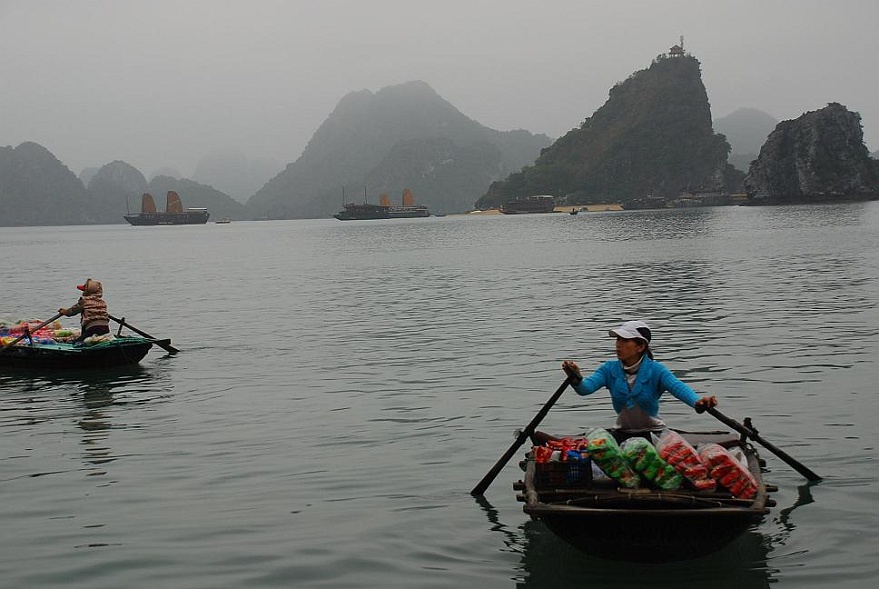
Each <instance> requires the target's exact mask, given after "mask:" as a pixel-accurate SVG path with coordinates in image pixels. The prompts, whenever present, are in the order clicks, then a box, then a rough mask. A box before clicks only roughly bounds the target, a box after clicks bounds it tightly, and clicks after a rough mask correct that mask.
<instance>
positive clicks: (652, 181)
mask: <svg viewBox="0 0 879 589" xmlns="http://www.w3.org/2000/svg"><path fill="white" fill-rule="evenodd" d="M728 153H729V144H728V143H727V142H726V139H725V138H724V137H723V136H722V135H717V134H715V133H714V131H713V129H712V127H711V109H710V105H709V103H708V95H707V93H706V91H705V86H704V85H703V83H702V77H701V72H700V66H699V61H698V60H697V59H696V58H694V57H692V56H689V55H679V56H664V55H663V56H660V57H658V58H657V59H656V60H654V62H653V63H652V64H651V66H650V67H649V68H648V69H646V70H641V71H639V72H635V73H634V74H632V75H631V76H629V78H628V79H627V80H626V81H624V82H621V83H620V84H617V85H616V86H614V87H613V88H611V90H610V92H609V96H608V99H607V102H606V103H605V104H604V105H603V106H602V107H601V108H599V109H598V110H597V111H595V113H594V114H593V115H592V117H590V118H588V119H586V120H585V121H583V123H582V124H581V125H580V128H578V129H573V130H571V131H569V132H568V133H567V134H565V136H563V137H561V138H560V139H559V140H558V141H556V142H555V143H554V144H553V145H552V146H550V147H548V148H547V149H545V150H543V152H542V153H541V155H540V157H539V158H537V160H536V161H535V162H534V165H533V166H528V167H526V168H524V169H523V170H522V171H521V172H519V173H515V174H512V175H511V176H509V177H508V178H507V179H506V180H504V181H502V182H495V183H494V184H492V186H491V188H490V189H489V191H488V193H487V194H486V195H485V196H483V197H482V198H481V199H480V200H479V202H478V203H477V204H478V206H480V207H492V206H498V205H500V204H501V203H502V202H503V201H504V200H507V199H509V198H512V197H518V196H527V195H530V194H554V195H564V196H565V197H567V199H568V201H569V202H570V203H572V204H585V203H589V202H608V200H628V199H632V198H637V197H643V196H647V195H648V194H652V195H654V196H656V197H663V198H673V197H676V196H678V194H679V193H680V192H682V191H688V192H705V191H709V192H716V191H723V190H724V189H725V188H726V187H725V185H724V182H725V172H726V166H727V154H728Z"/></svg>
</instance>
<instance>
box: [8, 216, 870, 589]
mask: <svg viewBox="0 0 879 589" xmlns="http://www.w3.org/2000/svg"><path fill="white" fill-rule="evenodd" d="M0 252H2V264H0V280H2V285H3V287H4V291H5V296H4V297H3V300H2V304H0V316H2V317H6V318H10V317H11V318H17V317H35V318H47V317H48V316H51V315H52V314H53V313H54V311H55V310H56V309H57V308H58V307H59V306H61V305H65V306H66V305H69V304H71V303H73V302H74V301H75V300H76V296H77V291H76V290H75V289H74V285H75V284H79V283H80V282H81V281H82V280H83V279H85V278H86V277H88V276H92V277H94V278H97V279H99V280H101V281H103V283H104V288H105V297H106V299H107V300H108V302H109V304H110V310H111V312H112V313H113V314H114V315H116V316H124V317H126V318H127V319H128V320H129V321H130V322H131V323H132V324H134V325H135V326H137V327H140V328H141V329H143V330H145V331H147V332H149V333H152V334H153V335H156V336H162V337H171V338H172V340H173V343H174V345H175V346H176V347H178V348H180V349H181V350H182V351H181V353H180V354H179V355H177V356H174V357H170V356H167V355H165V354H164V353H163V352H162V351H161V350H159V351H155V350H154V351H152V352H150V354H149V355H148V356H147V357H146V358H145V360H144V361H143V363H142V364H141V366H140V367H139V368H136V369H131V370H125V371H120V372H118V373H116V374H110V375H106V374H105V375H69V374H64V375H55V376H28V375H21V374H19V375H9V374H2V375H0V498H2V500H0V521H2V522H3V533H2V540H0V579H2V582H0V585H2V586H8V587H53V586H62V585H63V586H65V587H88V588H105V587H106V588H118V587H175V588H178V587H179V588H189V587H197V588H213V587H328V588H334V589H335V588H345V587H419V588H420V587H452V586H455V587H477V586H478V587H480V588H482V589H487V588H494V587H499V588H510V587H548V588H557V587H564V586H578V587H598V588H604V587H613V588H621V587H622V588H625V587H642V586H645V584H649V585H650V586H651V587H680V586H685V585H686V584H687V583H689V584H694V585H696V584H698V585H704V584H705V583H709V582H710V583H711V585H712V586H714V587H718V588H719V587H730V588H732V587H736V588H739V587H766V586H769V585H770V584H771V585H773V586H777V587H797V588H800V587H815V588H818V587H820V588H824V587H827V586H830V585H831V584H832V585H833V586H834V587H835V588H837V589H838V588H861V587H864V586H869V585H871V584H872V582H873V581H874V580H875V578H876V575H877V572H879V564H877V563H879V532H877V527H879V516H877V510H876V505H877V502H879V482H877V475H876V468H877V461H876V458H875V456H876V451H877V450H876V437H877V429H879V428H877V425H876V422H877V417H879V415H877V401H876V396H877V392H876V383H877V381H879V368H877V363H876V360H875V358H876V355H877V352H879V345H877V344H879V311H877V295H879V203H869V204H852V205H840V206H813V207H786V208H744V207H728V208H712V209H694V210H675V211H644V212H622V213H589V214H581V215H578V216H571V215H531V216H522V217H503V216H497V217H473V216H471V217H444V218H430V219H414V220H396V221H367V222H348V223H341V222H338V221H335V220H332V219H330V220H310V221H288V222H263V223H258V222H252V223H232V224H229V225H215V224H212V223H211V224H208V225H205V226H189V227H156V228H132V227H127V226H121V225H120V226H103V227H43V228H2V229H0ZM635 317H637V318H644V319H646V320H648V321H649V322H651V323H652V325H653V327H654V334H655V338H654V344H655V345H654V348H655V352H656V354H657V358H658V359H661V360H663V361H664V362H666V363H667V364H668V365H669V366H670V367H671V368H672V369H673V370H675V371H676V372H677V374H678V375H679V376H681V377H682V378H684V379H686V380H687V381H689V382H690V383H692V384H693V385H694V387H695V388H696V389H697V390H702V391H709V392H711V393H713V394H716V395H717V396H718V397H719V398H720V402H721V406H720V408H721V409H722V410H723V411H724V412H725V413H726V414H728V415H730V416H732V417H735V418H738V419H742V418H743V417H745V416H752V417H753V419H754V423H755V425H756V426H757V427H758V429H759V430H760V431H761V433H762V434H763V435H764V437H766V438H767V439H769V440H770V441H772V442H773V443H775V444H776V445H778V446H780V447H782V448H784V449H785V450H787V451H788V453H790V454H791V455H792V456H794V457H795V458H796V459H798V460H799V461H801V462H803V463H804V464H806V465H807V466H809V467H810V468H812V469H813V470H815V471H817V472H818V473H819V474H821V475H823V476H824V477H825V480H824V481H822V482H820V483H818V484H814V485H806V484H805V481H804V480H803V479H802V477H801V476H800V475H798V474H797V473H796V472H795V471H793V470H792V469H791V468H790V467H788V466H787V465H786V464H784V463H783V462H781V461H780V460H779V459H777V458H775V457H774V456H773V455H772V454H770V453H769V452H768V451H764V452H763V456H764V458H766V460H767V462H768V470H769V472H768V473H767V475H766V476H767V479H768V480H769V481H770V482H772V483H775V484H776V485H778V486H779V487H780V490H779V492H778V493H776V495H775V498H776V500H777V501H778V506H777V507H776V508H774V509H773V510H772V512H771V514H770V515H769V516H767V517H766V518H765V519H764V520H763V522H762V523H760V524H759V525H755V526H754V527H753V529H752V530H751V531H750V532H749V533H748V534H747V535H745V536H743V537H742V538H741V539H740V540H739V541H737V542H736V543H735V544H733V545H732V546H730V547H729V549H728V550H725V551H723V552H721V553H718V554H716V555H714V556H711V557H708V558H704V559H700V560H695V561H691V562H687V563H683V564H670V565H649V566H648V565H642V566H632V565H627V564H619V563H614V562H609V561H603V560H599V559H594V558H590V557H588V556H585V555H583V554H580V553H578V552H576V551H573V550H572V549H569V548H568V547H567V546H566V545H565V544H563V543H561V542H560V541H558V540H557V539H555V538H554V537H553V536H552V534H551V533H549V532H548V531H547V530H546V529H545V528H544V527H543V526H542V525H541V524H539V523H536V522H531V521H530V520H529V519H528V518H527V516H526V515H525V514H524V513H522V509H521V504H520V503H517V502H516V501H515V496H514V492H513V491H512V488H511V485H512V483H513V482H515V481H516V480H517V479H518V478H520V476H521V472H520V471H519V470H518V467H517V466H516V464H515V463H516V462H517V459H514V460H513V461H511V462H510V464H509V465H508V466H507V468H506V469H504V470H503V471H502V472H501V473H500V475H499V476H498V478H497V479H496V480H495V481H494V483H493V485H492V486H491V487H490V488H489V489H488V492H487V493H486V497H485V500H484V501H476V500H474V499H473V498H472V497H471V496H470V495H469V490H470V489H471V488H472V487H473V486H474V485H475V484H476V483H477V482H478V481H479V480H480V479H481V478H482V476H483V475H484V474H485V473H486V472H487V471H488V470H489V469H490V468H491V466H492V465H493V464H494V463H495V461H496V460H497V459H498V457H499V456H500V455H501V454H502V453H503V452H504V451H505V450H506V449H507V448H508V447H509V445H510V444H511V443H512V441H513V437H512V432H513V430H514V429H515V428H517V427H521V426H523V425H525V424H526V423H528V421H529V420H530V419H531V418H532V417H533V415H534V414H535V413H536V412H537V411H538V410H539V408H540V407H541V406H542V405H543V403H544V402H545V401H546V400H547V399H548V398H549V396H550V395H551V394H552V392H553V391H554V390H555V389H556V387H557V386H558V385H559V383H560V382H561V381H562V379H563V375H562V372H561V370H560V369H559V364H560V362H561V360H562V359H565V358H571V359H575V360H577V361H579V362H580V363H581V364H582V365H584V366H587V367H588V366H595V365H596V364H597V363H598V362H600V361H602V360H604V359H606V358H608V357H610V356H611V355H612V354H613V342H612V340H611V339H610V338H609V337H607V336H606V330H607V329H608V327H611V326H613V325H614V324H615V323H618V322H619V321H620V320H622V319H628V318H635ZM67 322H69V324H71V325H73V324H74V320H72V319H68V320H67ZM663 413H664V415H665V417H666V420H667V421H668V422H670V424H671V425H673V426H675V427H680V428H685V429H716V428H717V427H718V426H719V425H720V424H718V423H717V422H716V421H714V420H713V419H712V418H711V417H710V416H707V415H702V416H700V415H696V414H694V413H692V411H691V410H689V409H688V408H686V407H684V406H683V405H682V404H680V403H678V402H677V401H674V400H673V399H672V400H671V401H669V402H667V403H665V404H664V405H663ZM612 420H613V412H612V409H611V407H610V403H609V401H608V397H607V395H606V392H603V393H599V394H597V395H595V396H593V397H592V398H588V399H582V398H580V397H577V396H576V395H573V394H570V393H569V394H566V395H565V396H564V397H563V398H562V400H561V401H560V402H559V403H558V404H557V405H556V406H555V407H554V408H553V410H552V411H551V412H550V414H549V415H548V417H547V418H546V420H545V421H544V422H543V424H542V426H541V429H544V430H546V431H551V432H556V433H576V432H578V431H582V429H583V428H585V427H587V426H591V425H609V424H610V423H611V422H612Z"/></svg>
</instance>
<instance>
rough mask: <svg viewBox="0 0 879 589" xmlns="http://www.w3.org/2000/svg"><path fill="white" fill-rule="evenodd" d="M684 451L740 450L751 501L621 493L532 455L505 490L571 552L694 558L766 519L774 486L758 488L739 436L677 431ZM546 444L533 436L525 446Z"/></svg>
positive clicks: (682, 492) (571, 466) (579, 466)
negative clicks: (709, 446)
mask: <svg viewBox="0 0 879 589" xmlns="http://www.w3.org/2000/svg"><path fill="white" fill-rule="evenodd" d="M678 433H679V434H680V435H681V436H683V437H684V439H685V440H686V441H687V442H689V443H690V444H692V445H697V444H703V443H707V442H714V443H717V444H719V445H721V446H722V447H724V448H727V449H734V448H737V449H739V450H741V452H742V453H743V454H744V457H745V458H746V460H747V469H748V471H749V472H750V473H751V475H752V476H753V477H754V481H755V482H756V485H757V490H756V495H755V496H754V497H753V498H751V499H739V498H736V497H734V496H733V495H732V494H730V493H728V492H725V491H724V490H723V488H722V487H718V488H717V490H715V491H712V492H709V491H696V490H692V489H689V488H680V489H679V490H675V491H661V490H656V489H652V488H636V489H628V488H623V487H621V486H619V485H618V483H616V481H613V480H612V479H609V478H602V479H598V478H596V477H593V476H592V468H591V466H592V465H591V463H589V466H588V468H586V467H584V464H585V463H576V462H548V463H542V464H541V463H538V462H536V461H535V456H534V449H532V451H531V452H529V453H528V454H526V458H525V460H524V461H523V462H522V463H520V466H521V467H522V468H523V470H524V471H525V475H524V480H520V481H518V482H517V483H515V484H514V485H513V488H514V489H515V490H517V491H520V493H519V494H518V495H517V497H516V498H517V500H519V501H521V502H523V503H524V504H525V505H524V508H523V510H524V511H525V513H527V514H528V515H529V516H531V518H532V519H534V520H539V521H542V522H543V523H544V524H545V525H546V527H547V528H549V529H550V530H551V531H552V532H553V533H555V534H556V535H557V536H559V537H560V538H561V539H563V540H564V541H565V542H567V543H569V544H571V545H572V546H574V547H575V548H577V549H579V550H581V551H583V552H585V553H587V554H590V555H593V556H598V557H602V558H607V559H612V560H630V561H643V562H666V561H675V560H686V559H691V558H698V557H701V556H705V555H707V554H710V553H712V552H715V551H717V550H719V549H721V548H722V547H724V546H725V545H727V544H728V543H729V542H731V541H732V540H734V539H735V538H736V537H738V536H740V535H741V534H743V533H744V532H746V531H747V530H748V528H749V527H750V526H751V525H752V524H754V523H756V522H758V521H759V520H760V519H761V518H762V517H763V516H764V515H765V514H767V513H768V512H769V507H771V506H773V505H775V501H774V500H773V499H771V498H769V497H768V496H767V493H768V492H770V491H775V490H776V489H775V487H773V486H771V485H766V484H765V483H764V482H763V477H762V473H761V465H762V464H763V462H762V460H761V459H760V457H759V456H758V454H757V451H756V450H755V449H754V447H752V446H751V445H750V444H748V443H747V442H746V440H745V438H744V437H741V438H740V437H739V436H737V435H735V434H731V433H727V432H710V433H689V432H678ZM546 439H552V437H551V436H547V435H546V434H543V433H541V432H535V433H534V435H533V436H532V441H533V442H534V443H535V444H541V443H543V442H545V441H546Z"/></svg>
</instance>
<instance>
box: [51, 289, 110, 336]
mask: <svg viewBox="0 0 879 589" xmlns="http://www.w3.org/2000/svg"><path fill="white" fill-rule="evenodd" d="M76 288H77V289H79V290H81V291H82V296H81V297H79V300H78V301H77V302H76V304H75V305H73V306H72V307H70V308H69V309H65V308H64V307H61V308H60V309H58V312H59V313H61V314H62V315H66V316H68V317H72V316H73V315H80V314H81V315H82V317H81V318H80V325H81V326H82V333H81V334H80V335H79V337H78V338H76V341H77V342H81V341H83V340H84V339H85V338H87V337H91V336H93V335H103V334H105V333H110V315H109V313H108V312H107V303H106V301H104V299H103V296H104V289H103V287H102V286H101V283H100V282H98V281H97V280H92V279H91V278H88V279H86V281H85V282H84V283H83V284H80V285H78V286H77V287H76Z"/></svg>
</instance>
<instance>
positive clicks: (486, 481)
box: [470, 377, 571, 497]
mask: <svg viewBox="0 0 879 589" xmlns="http://www.w3.org/2000/svg"><path fill="white" fill-rule="evenodd" d="M569 384H571V379H570V377H569V378H566V379H565V382H563V383H562V386H560V387H559V388H558V389H557V390H556V392H554V393H553V394H552V397H550V398H549V401H547V402H546V403H545V404H544V405H543V407H542V408H541V409H540V411H538V412H537V415H535V416H534V419H532V420H531V422H530V423H529V424H528V425H526V426H525V429H523V430H522V431H521V432H519V435H518V436H516V441H515V442H513V445H512V446H510V447H509V448H508V449H507V451H506V452H504V455H503V456H501V457H500V459H499V460H498V461H497V462H496V463H495V465H494V466H493V467H492V468H491V470H490V471H488V473H487V474H486V475H485V476H484V477H482V480H481V481H479V484H477V485H476V486H475V487H473V490H471V491H470V494H471V495H473V496H474V497H481V496H482V494H483V493H485V490H486V489H487V488H488V486H489V485H491V483H492V481H494V479H495V477H497V475H498V473H500V471H501V470H502V469H503V468H504V466H506V464H507V462H509V461H510V458H512V457H513V454H515V453H516V452H517V451H518V450H519V448H520V447H521V446H522V444H524V443H525V440H527V439H528V438H529V437H530V436H531V434H533V433H534V430H535V429H537V426H538V425H540V422H541V421H543V418H544V417H546V414H547V413H549V410H550V409H551V408H552V406H553V405H555V402H556V401H558V400H559V397H561V396H562V393H564V392H565V389H566V388H568V385H569Z"/></svg>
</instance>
